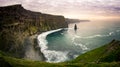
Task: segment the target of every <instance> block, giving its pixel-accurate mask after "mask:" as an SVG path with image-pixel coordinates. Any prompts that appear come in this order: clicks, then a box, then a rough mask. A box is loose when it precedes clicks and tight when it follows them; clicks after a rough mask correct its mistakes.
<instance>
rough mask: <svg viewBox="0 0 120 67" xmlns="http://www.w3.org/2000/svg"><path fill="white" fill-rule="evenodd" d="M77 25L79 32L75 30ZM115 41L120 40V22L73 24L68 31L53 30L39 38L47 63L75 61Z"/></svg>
mask: <svg viewBox="0 0 120 67" xmlns="http://www.w3.org/2000/svg"><path fill="white" fill-rule="evenodd" d="M75 24H76V25H77V27H78V29H77V30H74V25H75ZM113 39H116V40H120V21H94V22H79V23H72V24H69V27H68V28H67V29H66V28H65V29H57V30H51V31H48V32H44V33H42V34H40V35H39V36H38V41H39V45H40V47H41V51H42V52H43V54H44V56H45V57H46V61H47V62H64V61H68V60H72V59H75V58H76V57H77V56H79V55H81V54H83V53H85V52H87V51H90V50H92V49H95V48H97V47H100V46H102V45H105V44H107V43H109V42H110V41H112V40H113Z"/></svg>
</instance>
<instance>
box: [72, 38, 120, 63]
mask: <svg viewBox="0 0 120 67" xmlns="http://www.w3.org/2000/svg"><path fill="white" fill-rule="evenodd" d="M113 61H115V62H117V61H120V41H117V40H113V41H112V42H110V43H109V44H106V45H104V46H102V47H99V48H96V49H94V50H92V51H89V52H87V53H85V54H82V55H80V56H79V57H77V58H76V59H75V60H73V61H71V62H73V63H76V62H93V63H99V62H113Z"/></svg>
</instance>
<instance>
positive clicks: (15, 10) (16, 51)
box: [0, 5, 68, 58]
mask: <svg viewBox="0 0 120 67" xmlns="http://www.w3.org/2000/svg"><path fill="white" fill-rule="evenodd" d="M67 25H68V24H67V23H66V22H65V18H64V17H63V16H54V15H49V14H42V13H39V12H32V11H29V10H26V9H24V8H23V7H22V6H21V5H12V6H6V7H0V50H2V51H5V52H8V53H11V54H12V55H14V56H16V57H21V58H22V57H24V55H25V51H26V50H25V49H26V40H29V39H30V38H31V37H30V36H31V35H33V34H36V33H38V32H42V31H48V30H52V29H58V28H65V27H67ZM33 42H34V39H33ZM35 44H36V43H35ZM35 44H32V46H34V47H36V45H35ZM27 45H28V44H27ZM37 46H38V45H37ZM36 49H37V50H38V48H35V50H36Z"/></svg>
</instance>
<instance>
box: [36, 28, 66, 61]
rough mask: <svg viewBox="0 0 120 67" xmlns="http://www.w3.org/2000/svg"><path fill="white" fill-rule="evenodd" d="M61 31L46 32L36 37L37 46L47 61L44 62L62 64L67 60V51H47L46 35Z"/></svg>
mask: <svg viewBox="0 0 120 67" xmlns="http://www.w3.org/2000/svg"><path fill="white" fill-rule="evenodd" d="M61 30H62V29H57V30H52V31H47V32H44V33H41V34H40V35H39V36H38V44H39V46H40V48H41V52H42V53H43V54H44V56H45V57H46V59H47V60H46V62H63V61H65V60H67V59H68V57H67V54H68V52H67V51H64V52H62V51H55V50H48V46H47V44H48V42H47V40H46V37H47V35H49V34H51V33H55V32H58V31H61Z"/></svg>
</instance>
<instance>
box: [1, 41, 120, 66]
mask: <svg viewBox="0 0 120 67" xmlns="http://www.w3.org/2000/svg"><path fill="white" fill-rule="evenodd" d="M119 43H120V42H118V41H113V42H111V43H109V44H107V45H104V46H102V47H100V48H97V49H94V50H92V51H89V52H87V53H85V54H82V55H80V56H79V57H77V58H76V59H74V60H72V61H68V62H61V63H47V62H40V61H33V60H26V59H18V58H13V57H10V56H9V55H7V54H6V53H4V52H2V51H0V67H5V66H1V65H11V66H12V67H120V62H119V61H116V58H117V56H118V57H119V54H120V47H119V45H120V44H119ZM116 44H117V45H116ZM111 48H112V49H111ZM109 59H112V60H109ZM109 61H110V62H109ZM1 62H2V63H3V64H2V63H1Z"/></svg>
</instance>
